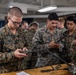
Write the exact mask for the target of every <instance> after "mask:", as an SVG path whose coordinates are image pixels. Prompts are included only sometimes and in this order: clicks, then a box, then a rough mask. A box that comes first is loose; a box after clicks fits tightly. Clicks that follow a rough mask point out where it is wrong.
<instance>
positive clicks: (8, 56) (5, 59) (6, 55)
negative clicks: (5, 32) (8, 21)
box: [0, 33, 14, 64]
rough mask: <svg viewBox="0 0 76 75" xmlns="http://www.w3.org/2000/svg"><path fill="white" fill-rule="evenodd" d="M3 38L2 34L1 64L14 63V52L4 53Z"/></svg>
mask: <svg viewBox="0 0 76 75" xmlns="http://www.w3.org/2000/svg"><path fill="white" fill-rule="evenodd" d="M3 45H4V43H3V38H2V34H1V33H0V64H1V63H7V62H9V61H13V59H14V52H13V51H11V52H3Z"/></svg>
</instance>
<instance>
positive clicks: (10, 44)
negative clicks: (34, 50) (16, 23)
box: [0, 25, 27, 73]
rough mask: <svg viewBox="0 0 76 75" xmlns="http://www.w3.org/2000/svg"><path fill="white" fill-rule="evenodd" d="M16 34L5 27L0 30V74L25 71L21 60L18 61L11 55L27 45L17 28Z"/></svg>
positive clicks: (22, 34) (21, 32)
mask: <svg viewBox="0 0 76 75" xmlns="http://www.w3.org/2000/svg"><path fill="white" fill-rule="evenodd" d="M17 32H18V33H17V34H15V35H14V34H12V33H11V31H10V29H9V28H8V26H7V25H5V26H4V27H3V28H1V29H0V73H5V72H11V71H18V70H22V69H25V66H24V65H23V64H22V61H23V58H22V59H18V58H16V57H14V54H13V53H14V51H15V50H16V49H23V47H24V46H26V44H27V43H26V39H25V36H24V33H23V31H22V30H21V29H20V28H18V29H17ZM25 63H26V62H25Z"/></svg>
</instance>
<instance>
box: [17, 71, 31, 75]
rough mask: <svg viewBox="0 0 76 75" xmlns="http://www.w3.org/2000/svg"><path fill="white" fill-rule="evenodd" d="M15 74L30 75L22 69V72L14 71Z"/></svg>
mask: <svg viewBox="0 0 76 75" xmlns="http://www.w3.org/2000/svg"><path fill="white" fill-rule="evenodd" d="M16 75H30V74H28V73H26V72H24V71H22V72H18V73H16Z"/></svg>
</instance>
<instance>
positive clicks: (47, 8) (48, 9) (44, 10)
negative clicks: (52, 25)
mask: <svg viewBox="0 0 76 75" xmlns="http://www.w3.org/2000/svg"><path fill="white" fill-rule="evenodd" d="M54 9H57V6H48V7H45V8H41V9H39V10H38V12H47V11H50V10H54Z"/></svg>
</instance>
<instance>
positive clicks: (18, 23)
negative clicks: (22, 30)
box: [10, 19, 22, 25]
mask: <svg viewBox="0 0 76 75" xmlns="http://www.w3.org/2000/svg"><path fill="white" fill-rule="evenodd" d="M10 20H11V19H10ZM11 21H12V20H11ZM12 23H13V24H14V25H21V24H22V22H14V21H12Z"/></svg>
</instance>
